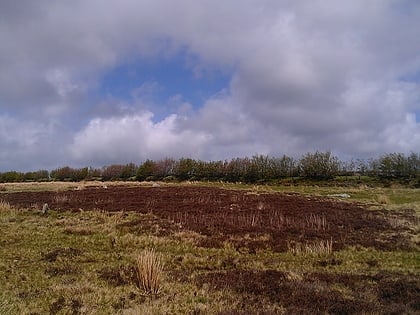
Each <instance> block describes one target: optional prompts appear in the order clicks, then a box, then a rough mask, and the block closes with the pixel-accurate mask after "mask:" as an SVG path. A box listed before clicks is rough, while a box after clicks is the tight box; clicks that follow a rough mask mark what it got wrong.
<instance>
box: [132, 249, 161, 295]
mask: <svg viewBox="0 0 420 315" xmlns="http://www.w3.org/2000/svg"><path fill="white" fill-rule="evenodd" d="M136 271H137V279H138V283H139V285H141V287H142V288H143V289H144V291H145V292H146V293H147V294H154V295H156V294H159V293H160V290H161V288H162V284H161V282H162V277H163V262H162V257H161V256H160V255H159V254H157V253H156V252H155V250H154V249H146V250H144V251H143V252H142V253H141V254H139V255H138V257H137V270H136Z"/></svg>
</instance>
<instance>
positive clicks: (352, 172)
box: [0, 151, 420, 184]
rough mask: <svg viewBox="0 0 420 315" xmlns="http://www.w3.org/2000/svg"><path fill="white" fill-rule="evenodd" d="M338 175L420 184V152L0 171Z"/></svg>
mask: <svg viewBox="0 0 420 315" xmlns="http://www.w3.org/2000/svg"><path fill="white" fill-rule="evenodd" d="M338 176H346V177H348V176H351V177H353V176H358V177H359V178H360V177H362V176H368V177H373V178H377V179H379V180H384V181H387V180H388V181H390V180H398V181H402V182H410V181H415V182H416V181H417V183H418V184H420V154H417V153H411V154H409V155H405V154H403V153H390V154H384V155H382V156H380V157H379V158H377V159H368V160H365V159H356V160H350V161H341V160H339V158H338V157H337V156H335V155H333V154H332V153H331V152H330V151H326V152H320V151H316V152H314V153H306V154H305V155H303V156H302V157H301V158H299V159H296V158H293V157H290V156H286V155H283V156H280V157H270V156H267V155H255V156H253V157H251V158H249V157H244V158H234V159H231V160H229V161H228V160H224V161H222V160H219V161H201V160H194V159H191V158H181V159H178V160H175V159H172V158H165V159H161V160H157V161H154V160H150V159H148V160H146V161H144V162H143V163H141V164H140V165H136V164H134V163H128V164H113V165H108V166H104V167H102V168H93V167H83V168H72V167H70V166H64V167H59V168H57V169H54V170H52V171H48V170H38V171H34V172H26V173H22V172H16V171H9V172H3V173H0V182H24V181H82V180H102V181H108V180H123V181H127V180H137V181H162V180H163V181H186V180H196V181H226V182H244V183H267V182H276V181H281V180H284V179H305V180H331V179H334V178H336V177H338Z"/></svg>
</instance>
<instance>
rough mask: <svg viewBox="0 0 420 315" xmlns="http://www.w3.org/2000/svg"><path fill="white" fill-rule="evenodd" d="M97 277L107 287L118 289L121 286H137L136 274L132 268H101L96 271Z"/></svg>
mask: <svg viewBox="0 0 420 315" xmlns="http://www.w3.org/2000/svg"><path fill="white" fill-rule="evenodd" d="M98 276H99V278H100V279H102V280H103V281H105V282H107V283H108V284H109V285H111V286H114V287H118V286H122V285H129V284H135V285H138V281H137V273H136V269H135V267H134V266H123V267H118V268H109V267H106V268H103V269H101V270H99V271H98Z"/></svg>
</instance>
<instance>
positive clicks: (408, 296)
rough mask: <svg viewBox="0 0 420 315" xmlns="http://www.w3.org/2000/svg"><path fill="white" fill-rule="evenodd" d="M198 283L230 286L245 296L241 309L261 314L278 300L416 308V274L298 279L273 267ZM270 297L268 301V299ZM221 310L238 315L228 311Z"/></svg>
mask: <svg viewBox="0 0 420 315" xmlns="http://www.w3.org/2000/svg"><path fill="white" fill-rule="evenodd" d="M196 283H197V285H198V286H203V285H204V284H206V285H208V286H209V287H210V288H211V289H213V290H231V291H233V292H235V293H237V294H240V295H241V296H242V297H243V305H241V308H240V310H241V312H243V311H244V310H245V311H246V310H248V311H249V312H251V313H255V312H256V310H260V311H262V313H261V314H263V313H264V311H263V310H264V309H265V306H266V305H267V304H273V303H275V304H278V305H279V306H282V307H284V308H285V309H286V310H287V312H286V313H287V314H325V313H327V314H362V313H369V314H370V313H380V314H415V313H417V312H418V311H420V305H419V304H420V303H419V301H420V279H418V278H416V277H415V276H405V275H394V274H378V275H376V276H363V275H352V274H328V273H312V274H306V275H303V276H302V277H300V278H299V279H296V278H294V277H291V276H290V274H288V273H285V272H280V271H275V270H265V271H253V270H235V271H223V272H209V273H206V274H201V275H198V276H197V277H196ZM267 302H268V303H267ZM223 314H240V313H238V312H236V311H235V310H227V311H226V312H224V313H223Z"/></svg>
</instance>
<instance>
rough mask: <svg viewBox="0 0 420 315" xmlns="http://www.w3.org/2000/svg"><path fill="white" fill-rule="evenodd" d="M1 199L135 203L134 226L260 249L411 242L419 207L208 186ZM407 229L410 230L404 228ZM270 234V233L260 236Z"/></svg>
mask: <svg viewBox="0 0 420 315" xmlns="http://www.w3.org/2000/svg"><path fill="white" fill-rule="evenodd" d="M2 199H3V200H5V201H7V202H9V203H10V204H12V205H14V206H18V207H24V208H30V207H31V205H33V204H43V203H45V202H47V203H48V204H49V205H50V208H51V209H52V211H54V210H55V211H60V210H74V211H80V209H83V210H85V211H86V210H95V209H96V210H102V211H136V212H139V213H143V214H149V215H150V217H149V216H146V217H145V219H138V220H134V221H132V222H129V223H123V224H120V225H119V226H118V227H119V228H120V229H123V230H127V231H128V232H139V233H152V234H156V235H167V234H171V233H173V232H174V231H176V230H179V229H187V230H192V231H195V232H198V233H200V234H201V235H203V236H205V238H201V241H200V242H201V243H200V244H198V245H201V246H204V247H220V246H222V245H223V243H224V242H225V241H229V242H230V243H232V244H233V245H234V246H235V247H236V248H238V249H239V248H241V247H245V248H248V249H249V250H251V252H255V251H257V250H259V249H263V248H270V249H272V250H273V251H286V250H287V249H288V244H289V242H290V241H293V242H295V243H312V242H318V241H327V240H328V241H330V240H332V241H333V249H334V250H339V249H342V248H344V247H346V246H354V245H361V246H364V247H374V248H376V249H379V250H397V249H398V250H401V249H403V250H411V249H413V245H412V244H411V243H410V241H409V234H410V233H411V234H413V233H414V232H413V230H412V225H413V222H415V220H417V219H416V216H415V213H414V212H413V211H410V210H407V211H403V212H401V213H393V214H390V213H389V212H387V211H381V210H377V211H371V210H366V209H365V208H364V207H363V205H361V204H356V203H349V202H340V201H335V200H332V199H326V198H316V197H305V196H301V195H297V194H280V193H271V194H269V193H250V192H248V191H240V190H237V191H236V190H226V189H220V188H209V187H185V186H184V187H183V186H174V187H127V186H115V187H110V188H108V189H104V188H87V189H83V190H80V191H64V192H20V193H4V194H2ZM402 232H406V233H402ZM255 235H257V236H258V235H265V236H267V237H264V238H256V239H255V238H253V236H255Z"/></svg>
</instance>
